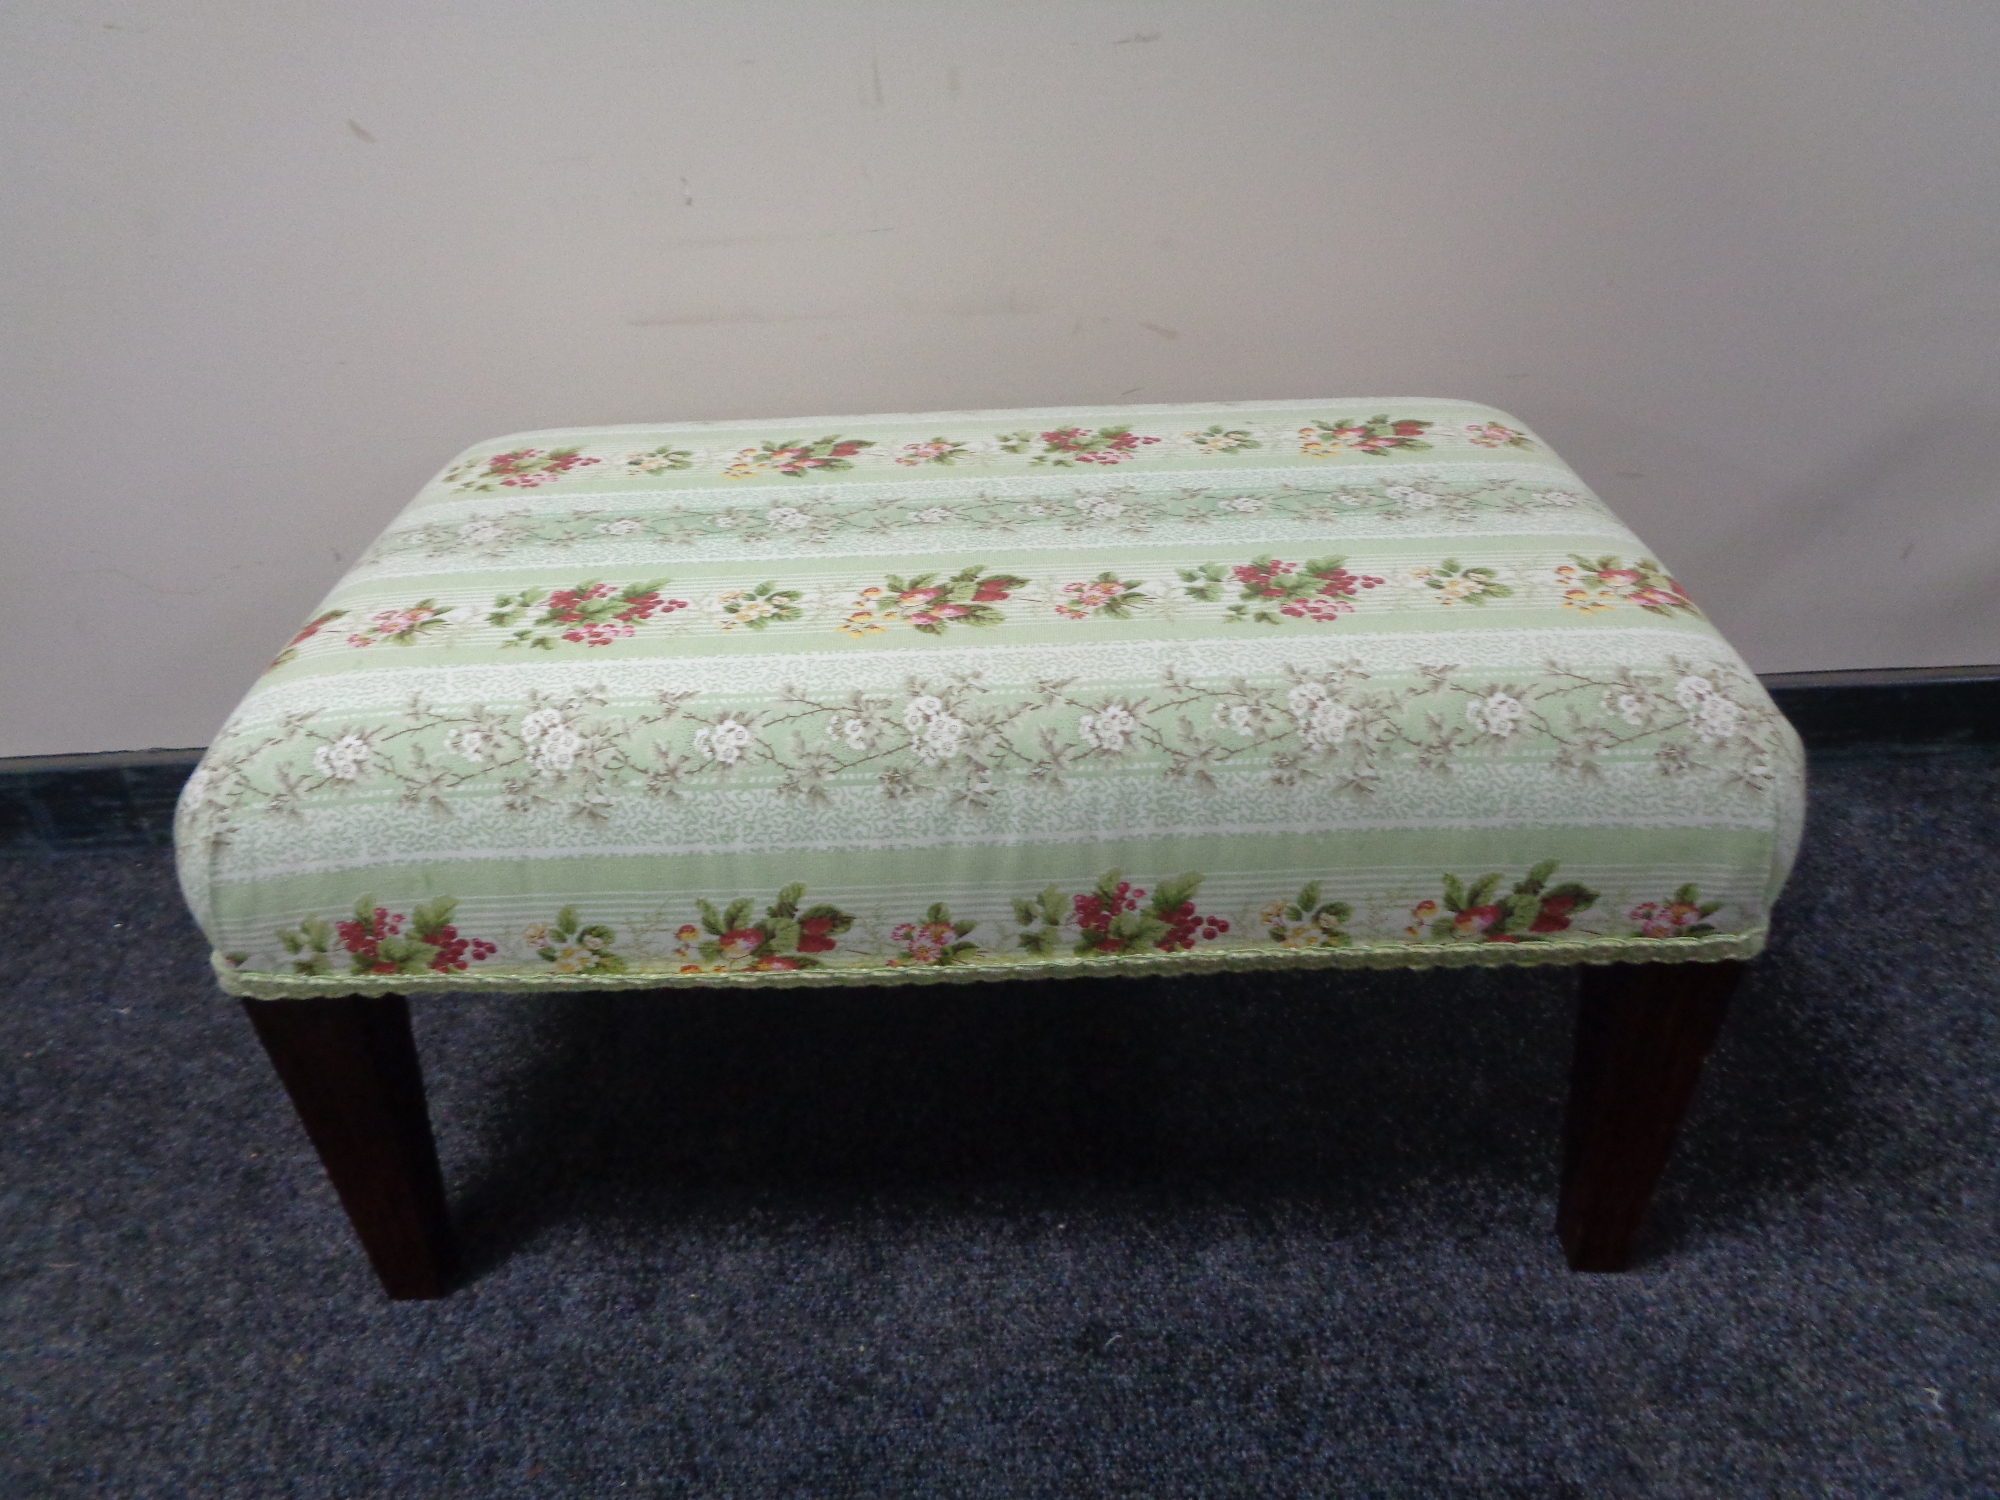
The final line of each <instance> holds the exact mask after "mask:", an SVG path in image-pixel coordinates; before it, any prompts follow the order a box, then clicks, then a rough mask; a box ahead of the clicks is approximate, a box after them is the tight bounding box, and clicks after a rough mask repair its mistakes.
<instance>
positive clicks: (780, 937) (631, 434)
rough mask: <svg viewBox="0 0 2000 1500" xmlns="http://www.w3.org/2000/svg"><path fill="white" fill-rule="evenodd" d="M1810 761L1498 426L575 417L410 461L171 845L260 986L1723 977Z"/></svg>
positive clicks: (1667, 579) (1359, 411)
mask: <svg viewBox="0 0 2000 1500" xmlns="http://www.w3.org/2000/svg"><path fill="white" fill-rule="evenodd" d="M1801 766H1802V760H1801V756H1800V752H1799V745H1798V741H1797V738H1796V736H1795V735H1794V734H1793V733H1792V731H1791V728H1790V726H1789V725H1787V724H1786V723H1785V721H1784V720H1783V719H1782V718H1781V717H1780V716H1779V714H1778V713H1777V711H1776V709H1775V708H1774V707H1773V706H1772V704H1771V701H1770V699H1769V698H1768V697H1767V696H1766V695H1765V693H1764V692H1763V690H1762V688H1761V687H1760V686H1759V685H1758V683H1757V681H1756V679H1755V678H1754V677H1752V676H1751V675H1750V674H1749V673H1748V671H1747V670H1746V669H1745V667H1744V665H1743V663H1742V661H1741V660H1740V658H1739V657H1738V656H1737V655H1736V653H1735V652H1734V651H1733V650H1731V649H1730V647H1729V646H1728V645H1727V643H1725V642H1724V641H1723V639H1722V637H1721V636H1720V635H1719V634H1717V632H1716V630H1715V629H1714V627H1713V626H1712V625H1710V623H1709V622H1708V621H1707V619H1706V618H1704V617H1703V615H1702V613H1701V611H1700V610H1699V609H1698V608H1697V607H1696V605H1695V604H1694V602H1693V601H1692V600H1690V599H1689V598H1688V596H1687V594H1686V593H1685V592H1684V590H1683V589H1682V588H1681V586H1680V585H1679V584H1678V583H1677V582H1675V580H1674V579H1673V577H1672V576H1671V574H1670V572H1669V571H1668V569H1667V567H1666V566H1665V565H1664V564H1663V563H1662V562H1661V561H1660V560H1659V559H1658V557H1657V556H1656V555H1655V554H1654V553H1652V552H1651V551H1650V550H1649V549H1647V548H1646V547H1645V546H1644V544H1642V543H1641V542H1640V541H1639V540H1638V538H1637V537H1635V536H1634V535H1633V534H1632V533H1631V532H1630V531H1629V530H1627V529H1626V528H1625V526H1624V525H1623V524H1621V523H1620V522H1619V520H1618V519H1617V518H1616V517H1615V516H1613V515H1612V514H1611V513H1610V511H1608V510H1607V509H1606V508H1605V507H1604V505H1603V504H1602V503H1601V502H1599V501H1598V500H1597V499H1596V498H1595V497H1594V496H1593V495H1592V494H1591V492H1590V491H1589V489H1588V488H1586V487H1585V486H1584V485H1583V483H1582V482H1581V481H1580V480H1579V479H1578V478H1577V477H1576V475H1575V474H1574V473H1573V472H1572V471H1571V470H1570V469H1569V468H1568V467H1567V466H1566V465H1565V464H1563V463H1562V462H1561V461H1560V460H1558V459H1557V458H1556V457H1555V456H1554V455H1553V454H1552V453H1550V452H1549V450H1548V449H1547V447H1546V446H1545V445H1544V444H1543V443H1542V442H1541V441H1540V439H1538V438H1537V437H1536V436H1535V435H1534V434H1533V433H1531V432H1530V431H1528V430H1527V429H1526V427H1524V426H1523V425H1522V424H1521V423H1520V422H1519V421H1517V420H1516V419H1514V418H1512V417H1510V416H1507V415H1506V414H1504V413H1502V412H1498V411H1494V410H1492V409H1491V408H1488V407H1483V406H1475V405H1470V404H1467V403H1464V402H1455V401H1437V400H1421V399H1380V398H1377V399H1364V400H1326V401H1278V402H1263V403H1234V404H1227V405H1217V406H1126V407H1109V408H1088V409H1083V408H1079V409H1064V410H1055V411H998V412H944V413H934V414H929V415H920V416H873V417H837V418H835V417H817V418H806V419H802V420H785V421H756V422H712V423H701V424H684V425H678V426H658V427H653V426H643V427H596V428H574V429H563V430H558V431H549V432H535V433H525V434H517V435H515V436H512V437H508V438H503V439H498V440H496V441H493V442H489V443H482V444H480V445H478V446H477V447H475V448H473V449H471V450H469V451H468V452H467V453H466V454H464V455H463V456H462V457H460V458H458V459H456V460H455V461H453V462H452V463H451V464H450V465H449V466H448V467H447V468H446V469H445V470H444V472H443V473H441V474H440V475H439V476H438V477H437V478H436V479H434V480H433V481H431V483H429V484H428V485H426V486H425V487H424V489H423V491H422V493H421V494H419V495H418V497H417V498H416V500H415V501H414V502H413V503H412V504H411V505H410V506H409V507H408V509H406V510H405V511H404V512H403V513H402V514H401V515H400V516H398V517H397V518H396V520H395V521H394V522H392V523H391V525H390V526H389V528H388V530H387V531H386V532H384V533H383V535H382V536H381V537H380V538H379V539H378V540H376V542H375V543H374V545H373V546H372V547H370V548H369V549H368V551H367V553H366V554H365V555H364V556H363V557H362V558H361V560H360V561H359V562H358V563H357V564H356V565H355V567H354V568H353V569H352V570H351V571H350V572H349V573H348V575H347V576H346V577H345V578H343V579H342V580H341V581H340V583H339V584H338V586H336V587H335V589H334V590H333V592H332V593H331V594H330V595H328V596H327V598H326V599H325V600H324V601H322V603H321V604H320V605H319V607H318V608H317V609H315V610H314V611H312V613H311V615H310V617H309V619H308V621H307V623H306V625H305V626H304V628H303V629H302V630H300V631H299V633H298V634H297V635H296V636H295V637H294V638H293V639H292V640H291V642H290V643H289V644H287V645H285V646H284V648H283V649H282V651H280V652H279V654H278V656H277V659H276V661H275V662H273V664H272V666H271V668H270V670H269V671H267V672H266V673H265V675H264V676H263V677H262V678H261V679H260V680H259V681H258V682H257V684H256V685H255V686H254V687H253V688H252V689H251V692H250V694H249V696H248V697H247V698H246V699H245V700H244V701H243V703H242V705H241V707H239V708H238V709H237V711H236V712H235V713H234V714H233V715H232V716H231V717H230V719H229V721H228V723H227V724H226V725H225V726H224V727H223V729H222V732H221V733H220V734H219V735H218V736H217V737H216V740H215V743H214V745H213V747H212V748H211V749H210V751H209V753H208V755H207V757H206V758H205V759H204V760H203V762H202V764H201V766H200V768H199V769H198V770H197V771H196V773H195V775H194V776H193V778H192V779H191V780H190V782H189V783H188V787H187V791H186V793H185V795H184V797H183V799H182V803H181V809H180V818H179V823H178V828H177V840H178V844H179V852H180V859H181V870H182V878H183V883H184V886H185V889H186V891H187V895H188V899H189V902H190V903H191V905H192V906H193V908H194V911H195V913H196V915H197V916H198V918H199V919H200V921H201V923H202V926H203V927H204V929H205V930H206V932H207V933H208V935H209V937H210V939H211V940H212V942H213V945H214V948H215V953H216V967H217V972H218V974H219V975H220V977H221V981H222V984H223V987H224V988H225V989H227V990H229V991H232V992H234V993H238V994H244V995H255V996H264V997H281V996H286V995H301V994H314V993H381V992H384V991H399V992H416V991H423V990H443V989H464V988H497V989H560V988H574V987H594V986H620V985H660V984H669V985H671V984H705V985H706V984H798V983H821V982H844V983H856V982H879V981H884V980H908V979H962V978H993V977H1010V976H1021V975H1032V974H1053V973H1071V972H1081V973H1099V972H1119V973H1147V972H1161V971H1174V970H1179V969H1196V970H1198V969H1202V968H1207V967H1215V966H1228V967H1248V966H1257V965H1288V964H1300V963H1308V964H1310V963H1329V964H1364V965H1429V964H1455V963H1532V962H1591V961H1611V960H1635V959H1655V958H1664V959H1719V958H1730V957H1746V956H1748V955H1750V954H1752V953H1754V952H1756V951H1757V949H1758V948H1759V947H1760V946H1761V944H1762V942H1763V939H1764V934H1765V929H1766V923H1767V920H1768V916H1769V910H1770V903H1771V901H1772V899H1773V898H1774V897H1775V896H1776V894H1777V892H1778V889H1779V887H1780V885H1781V884H1782V882H1783V880H1784V877H1785V874H1786V872H1787V870H1788V868H1789V866H1790V863H1791V859H1792V856H1793V853H1794V850H1795V847H1796V843H1797V838H1798V831H1799V823H1800V817H1801V806H1802V791H1803V785H1802V771H1801Z"/></svg>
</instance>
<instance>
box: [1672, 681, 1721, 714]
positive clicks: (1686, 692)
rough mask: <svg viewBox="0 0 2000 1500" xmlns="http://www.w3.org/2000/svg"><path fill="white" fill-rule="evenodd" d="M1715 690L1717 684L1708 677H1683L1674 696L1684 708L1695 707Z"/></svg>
mask: <svg viewBox="0 0 2000 1500" xmlns="http://www.w3.org/2000/svg"><path fill="white" fill-rule="evenodd" d="M1714 691H1715V684H1714V683H1712V682H1710V681H1709V680H1708V679H1707V678H1706V677H1683V678H1682V679H1681V680H1680V685H1679V686H1678V687H1676V688H1675V689H1674V697H1675V698H1676V699H1678V700H1679V701H1680V705H1681V707H1682V708H1694V707H1697V706H1698V705H1699V704H1700V703H1701V702H1702V701H1703V700H1704V699H1706V698H1707V697H1708V696H1709V694H1711V693H1713V692H1714Z"/></svg>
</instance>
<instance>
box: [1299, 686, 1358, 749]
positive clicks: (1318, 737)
mask: <svg viewBox="0 0 2000 1500" xmlns="http://www.w3.org/2000/svg"><path fill="white" fill-rule="evenodd" d="M1353 722H1354V710H1353V709H1351V708H1349V707H1348V706H1347V705H1346V704H1345V703H1335V702H1334V701H1333V700H1332V699H1330V698H1329V699H1328V700H1327V701H1326V702H1324V703H1322V704H1320V705H1319V706H1318V707H1317V708H1315V709H1314V710H1313V711H1312V717H1311V718H1310V719H1308V720H1307V721H1306V722H1305V723H1304V724H1302V725H1301V726H1299V738H1300V739H1302V740H1304V741H1305V742H1306V743H1307V744H1308V745H1311V746H1312V747H1313V748H1314V749H1315V750H1323V749H1325V748H1326V747H1327V746H1329V745H1338V744H1339V743H1340V742H1341V741H1342V740H1344V739H1346V738H1347V726H1348V725H1350V724H1352V723H1353Z"/></svg>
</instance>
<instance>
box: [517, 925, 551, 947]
mask: <svg viewBox="0 0 2000 1500" xmlns="http://www.w3.org/2000/svg"><path fill="white" fill-rule="evenodd" d="M521 941H522V942H524V943H526V944H527V945H528V946H529V947H530V948H546V947H547V946H548V944H549V924H548V923H546V922H537V923H535V924H534V925H533V926H532V927H527V928H524V929H522V932H521Z"/></svg>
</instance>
